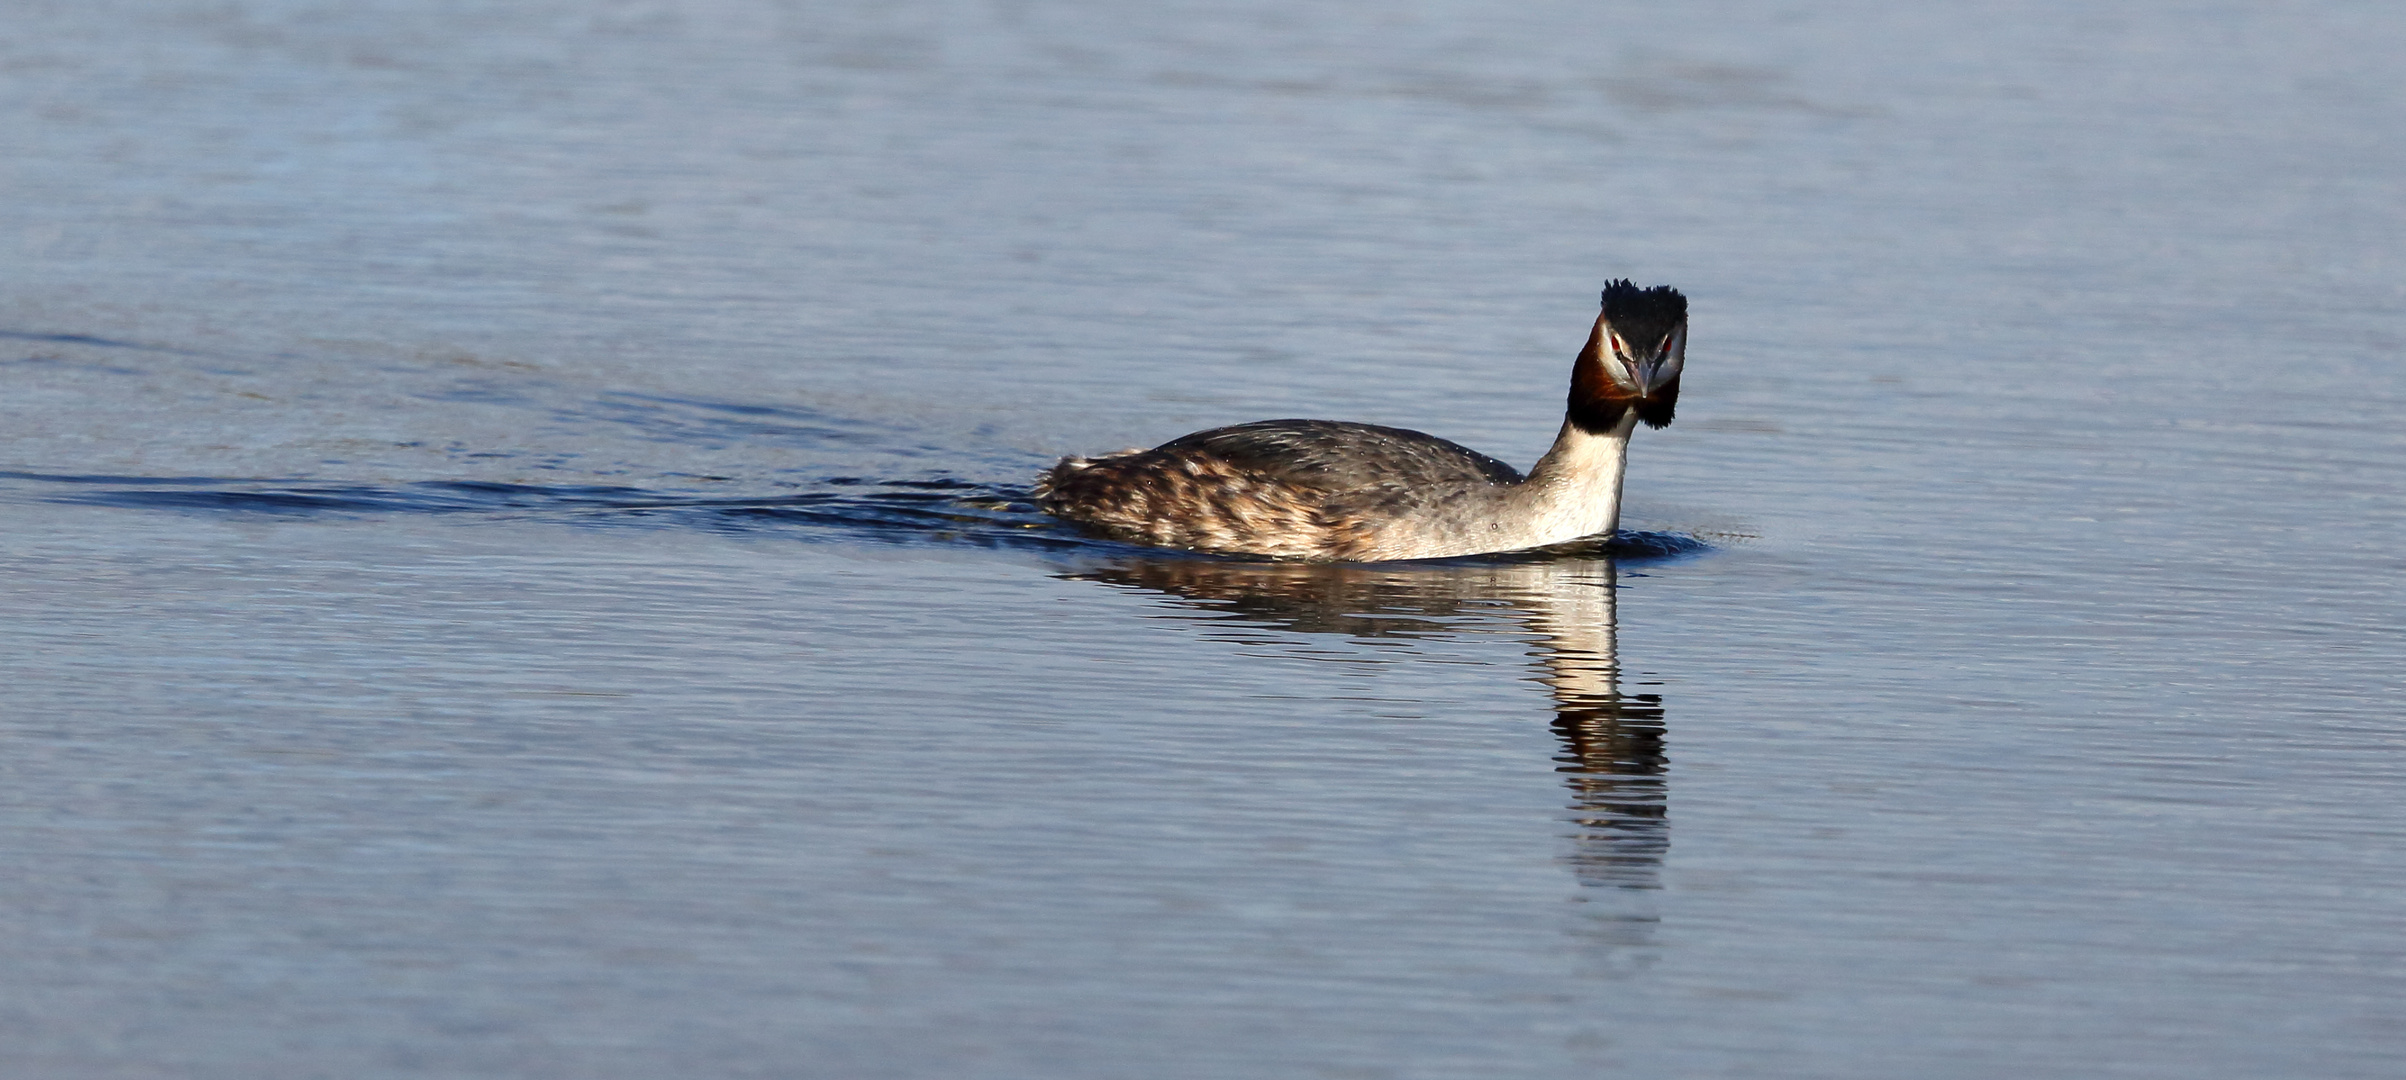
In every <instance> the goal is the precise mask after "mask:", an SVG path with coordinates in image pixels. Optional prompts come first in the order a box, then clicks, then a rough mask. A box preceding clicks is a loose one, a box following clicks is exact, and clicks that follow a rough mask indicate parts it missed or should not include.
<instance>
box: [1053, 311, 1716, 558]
mask: <svg viewBox="0 0 2406 1080" xmlns="http://www.w3.org/2000/svg"><path fill="white" fill-rule="evenodd" d="M1687 344H1688V301H1687V297H1684V296H1681V295H1680V294H1679V290H1677V289H1674V288H1671V287H1670V286H1668V285H1658V286H1655V287H1654V288H1651V289H1641V288H1638V287H1637V286H1635V285H1633V284H1630V283H1629V282H1628V281H1627V280H1625V279H1624V280H1621V281H1615V282H1612V283H1611V284H1610V285H1608V286H1606V287H1605V289H1604V310H1603V313H1602V314H1600V315H1598V316H1596V326H1595V329H1594V330H1593V331H1592V332H1590V333H1589V334H1588V336H1587V348H1585V349H1583V350H1581V351H1580V353H1579V359H1578V361H1577V362H1576V363H1574V364H1572V365H1571V394H1570V409H1569V414H1568V415H1567V416H1565V417H1564V418H1563V421H1562V433H1561V434H1559V435H1556V436H1555V437H1554V445H1553V448H1552V449H1549V450H1547V451H1546V453H1545V456H1544V457H1542V458H1539V459H1538V460H1537V465H1536V466H1535V467H1534V468H1531V469H1530V470H1529V475H1527V476H1526V477H1524V476H1522V475H1521V474H1520V473H1518V472H1516V471H1514V470H1513V468H1512V466H1510V465H1506V464H1504V463H1503V462H1501V461H1497V460H1496V459H1494V458H1491V457H1488V456H1487V455H1485V454H1481V453H1478V452H1477V451H1474V450H1471V449H1469V448H1467V447H1463V446H1459V445H1456V444H1454V443H1451V442H1447V441H1446V440H1444V439H1440V438H1437V437H1436V436H1434V435H1424V434H1422V433H1420V432H1417V431H1406V430H1404V429H1402V428H1391V427H1379V426H1377V425H1374V424H1347V423H1338V422H1335V421H1330V420H1263V421H1259V422H1256V423H1251V424H1238V425H1236V426H1235V427H1224V428H1213V429H1211V430H1209V431H1198V432H1196V433H1194V434H1192V435H1188V436H1186V437H1184V438H1181V439H1174V440H1172V441H1170V442H1166V443H1163V444H1161V445H1160V446H1157V447H1154V448H1153V449H1151V450H1133V451H1128V452H1124V453H1119V454H1112V455H1109V456H1106V457H1099V458H1081V457H1069V458H1063V459H1061V463H1060V464H1058V465H1055V466H1053V467H1052V469H1051V470H1049V471H1047V472H1046V473H1045V474H1044V475H1043V476H1041V477H1038V478H1037V481H1036V487H1035V496H1036V502H1037V505H1039V506H1041V507H1043V508H1044V509H1045V511H1047V512H1049V513H1052V514H1054V515H1056V516H1059V517H1063V518H1067V519H1069V520H1071V521H1075V522H1079V523H1081V524H1084V525H1088V526H1092V527H1094V528H1096V529H1098V530H1100V531H1102V532H1104V533H1106V534H1109V535H1112V536H1117V537H1120V538H1123V539H1128V540H1136V541H1140V542H1143V543H1149V544H1160V545H1164V546H1167V547H1179V548H1189V549H1193V550H1197V551H1211V552H1220V553H1224V554H1231V555H1266V556H1270V557H1273V558H1281V559H1309V560H1314V561H1321V562H1379V561H1384V560H1390V559H1441V558H1446V557H1449V556H1454V555H1478V554H1483V553H1486V552H1495V551H1518V550H1521V549H1523V548H1534V547H1544V546H1546V545H1548V544H1559V543H1563V542H1566V541H1570V540H1577V539H1579V538H1581V537H1586V536H1595V535H1599V534H1605V535H1609V534H1610V533H1611V532H1612V531H1613V529H1614V528H1616V527H1618V526H1619V524H1620V520H1621V474H1622V473H1623V472H1624V471H1625V470H1626V468H1627V465H1628V450H1629V435H1630V433H1631V432H1632V431H1634V430H1636V428H1637V424H1638V421H1640V420H1643V421H1645V423H1646V426H1647V427H1655V428H1659V427H1662V426H1664V425H1666V424H1669V423H1670V422H1671V410H1672V406H1673V405H1675V404H1676V403H1677V402H1678V400H1679V370H1680V367H1681V365H1682V364H1683V363H1684V362H1685V361H1686V359H1687Z"/></svg>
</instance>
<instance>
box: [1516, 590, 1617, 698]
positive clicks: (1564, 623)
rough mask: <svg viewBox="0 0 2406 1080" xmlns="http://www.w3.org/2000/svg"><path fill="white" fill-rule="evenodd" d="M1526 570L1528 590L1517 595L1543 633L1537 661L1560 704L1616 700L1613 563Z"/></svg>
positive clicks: (1530, 620)
mask: <svg viewBox="0 0 2406 1080" xmlns="http://www.w3.org/2000/svg"><path fill="white" fill-rule="evenodd" d="M1514 569H1516V570H1518V569H1524V568H1519V567H1515V568H1514ZM1525 569H1526V571H1529V572H1530V573H1529V574H1528V581H1527V583H1526V584H1527V588H1526V591H1525V592H1524V593H1523V595H1522V596H1521V597H1517V598H1516V599H1517V600H1518V601H1519V603H1520V606H1521V608H1522V610H1523V612H1524V613H1525V615H1524V617H1525V618H1526V619H1527V621H1528V624H1529V628H1530V629H1532V630H1535V631H1537V632H1538V633H1539V634H1540V635H1542V637H1541V638H1540V640H1539V642H1538V646H1539V649H1540V652H1539V653H1538V660H1539V661H1540V662H1542V663H1543V664H1544V665H1545V669H1546V676H1545V682H1546V685H1547V686H1549V687H1552V688H1553V691H1554V701H1555V703H1556V704H1558V705H1576V704H1579V703H1582V702H1586V703H1594V702H1598V701H1608V700H1611V699H1612V698H1613V697H1614V696H1616V695H1618V694H1619V693H1620V690H1621V661H1620V649H1619V646H1618V642H1617V637H1618V635H1617V633H1616V630H1617V626H1618V623H1617V615H1618V610H1617V607H1618V605H1617V602H1616V599H1617V598H1616V597H1615V595H1614V589H1613V567H1612V564H1611V563H1605V562H1585V561H1582V562H1575V563H1574V562H1558V563H1541V564H1538V565H1535V566H1531V567H1527V568H1525Z"/></svg>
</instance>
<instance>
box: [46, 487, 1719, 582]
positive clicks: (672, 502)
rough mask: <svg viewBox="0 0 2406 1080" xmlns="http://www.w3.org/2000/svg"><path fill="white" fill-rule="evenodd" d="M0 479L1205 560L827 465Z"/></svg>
mask: <svg viewBox="0 0 2406 1080" xmlns="http://www.w3.org/2000/svg"><path fill="white" fill-rule="evenodd" d="M8 480H13V481H30V482H33V483H36V484H40V485H43V486H45V487H49V488H50V490H49V491H47V492H45V493H44V494H43V495H41V496H40V497H41V498H42V499H43V501H46V502H56V503H70V504H78V505H86V506H111V507H119V508H124V509H130V510H166V511H179V512H185V513H201V514H220V515H237V516H266V517H281V518H310V517H330V518H331V517H364V516H376V515H386V514H428V515H486V516H492V517H496V518H508V519H516V520H524V519H552V520H558V521H562V522H565V523H572V524H579V525H593V526H613V525H616V526H652V527H681V528H702V529H708V530H711V531H716V532H724V533H741V534H759V533H791V534H794V535H796V536H797V537H799V538H805V539H827V540H841V539H851V540H869V541H881V542H890V543H934V544H948V545H970V546H979V547H996V548H1025V549H1036V550H1045V551H1086V552H1092V553H1095V554H1149V555H1154V556H1164V555H1167V556H1175V557H1181V558H1201V559H1214V558H1218V557H1216V556H1209V555H1201V554H1197V553H1191V552H1164V551H1162V550H1161V549H1158V548H1149V547H1144V546H1141V545H1134V544H1128V543H1123V542H1120V541H1115V540H1108V539H1103V538H1099V537H1095V536H1090V535H1087V534H1085V533H1083V532H1081V531H1079V530H1078V529H1077V528H1076V527H1075V526H1072V525H1069V524H1067V523H1065V522H1062V521H1061V520H1059V519H1057V518H1054V517H1053V516H1051V515H1049V514H1046V513H1044V512H1043V511H1041V510H1038V509H1037V508H1036V506H1035V503H1034V502H1033V501H1031V499H1030V497H1029V494H1028V491H1027V489H1026V488H1024V487H1018V486H1014V485H1004V484H987V483H978V482H974V481H969V480H957V479H949V478H941V477H939V478H935V479H927V480H868V479H862V478H857V477H829V478H826V479H824V480H821V481H819V482H818V483H817V484H816V485H814V488H815V490H805V491H801V492H798V493H794V494H788V495H777V496H769V497H717V496H708V495H697V494H692V493H684V492H663V491H654V490H650V489H646V488H639V487H625V486H612V485H537V484H506V483H492V482H481V481H456V480H435V481H425V482H422V483H414V484H406V485H401V486H397V487H377V486H372V485H357V484H306V483H288V482H276V481H261V480H238V479H229V478H223V477H197V476H193V477H133V476H83V475H59V474H48V473H26V472H0V481H8ZM52 485H56V486H55V487H52ZM59 488H66V489H68V490H64V491H61V490H58V489H59ZM1711 548H1712V545H1711V544H1709V543H1707V542H1705V541H1703V540H1700V539H1698V538H1696V537H1694V536H1690V535H1687V534H1684V533H1671V532H1635V531H1624V532H1621V533H1619V534H1617V535H1615V536H1614V537H1613V538H1612V539H1611V540H1610V541H1607V542H1601V543H1599V542H1592V541H1591V542H1585V543H1581V544H1574V545H1564V546H1562V547H1559V548H1550V549H1546V550H1544V551H1537V552H1516V553H1512V554H1508V555H1498V556H1480V557H1474V559H1473V560H1472V561H1494V560H1513V561H1518V560H1527V559H1543V558H1554V557H1561V556H1586V557H1593V556H1596V555H1607V556H1611V557H1614V558H1617V559H1624V560H1654V559H1665V558H1676V557H1680V556H1686V555H1693V554H1697V553H1700V552H1704V551H1708V550H1711ZM1447 561H1463V560H1447Z"/></svg>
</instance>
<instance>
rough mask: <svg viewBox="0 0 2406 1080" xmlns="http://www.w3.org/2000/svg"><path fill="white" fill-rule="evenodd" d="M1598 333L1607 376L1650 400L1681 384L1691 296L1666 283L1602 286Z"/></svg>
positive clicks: (1633, 392)
mask: <svg viewBox="0 0 2406 1080" xmlns="http://www.w3.org/2000/svg"><path fill="white" fill-rule="evenodd" d="M1596 335H1597V337H1598V338H1599V339H1600V340H1599V341H1598V342H1597V344H1598V345H1599V346H1600V348H1599V350H1598V356H1597V357H1596V359H1597V360H1599V361H1601V362H1602V363H1603V365H1604V374H1605V376H1606V377H1608V378H1610V379H1611V380H1612V381H1613V382H1615V383H1618V384H1619V385H1620V387H1621V389H1623V390H1626V391H1628V392H1630V393H1631V394H1633V395H1635V396H1637V397H1640V398H1645V397H1651V396H1653V395H1655V394H1658V393H1660V392H1662V389H1663V388H1664V387H1666V386H1669V385H1671V384H1672V383H1675V382H1677V381H1678V380H1679V369H1680V367H1681V366H1682V365H1683V364H1685V363H1686V362H1687V357H1688V298H1687V297H1684V296H1681V295H1679V290H1677V289H1674V288H1672V287H1670V286H1668V285H1657V286H1655V287H1653V288H1651V289H1641V288H1638V287H1637V286H1635V285H1632V284H1630V282H1629V279H1627V278H1622V279H1621V280H1619V281H1615V282H1613V283H1612V284H1610V285H1607V286H1605V287H1604V313H1603V314H1601V315H1598V316H1597V317H1596ZM1657 426H1660V425H1657Z"/></svg>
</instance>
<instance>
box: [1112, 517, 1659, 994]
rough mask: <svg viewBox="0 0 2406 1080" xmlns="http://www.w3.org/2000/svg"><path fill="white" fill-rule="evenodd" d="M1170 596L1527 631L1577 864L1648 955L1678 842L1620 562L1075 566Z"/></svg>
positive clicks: (1434, 634) (1370, 635)
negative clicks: (1547, 707) (1630, 648)
mask: <svg viewBox="0 0 2406 1080" xmlns="http://www.w3.org/2000/svg"><path fill="white" fill-rule="evenodd" d="M1068 576H1071V577H1076V578H1082V579H1087V580H1093V581H1100V582H1105V583H1108V584H1114V585H1122V586H1130V587H1135V588H1141V589H1145V590H1148V591H1152V592H1159V593H1164V594H1167V595H1169V596H1173V597H1177V598H1178V599H1179V600H1181V601H1183V602H1185V603H1187V604H1190V605H1193V606H1195V607H1198V608H1201V609H1204V610H1207V611H1211V612H1214V613H1216V614H1218V615H1220V616H1221V617H1222V618H1225V619H1229V620H1231V621H1234V622H1237V623H1240V624H1246V625H1253V626H1265V627H1271V628H1275V629H1281V630H1289V631H1297V632H1302V633H1311V634H1342V635H1345V636H1348V637H1352V638H1356V639H1360V640H1376V639H1395V638H1440V637H1451V638H1461V637H1465V636H1467V635H1474V634H1475V635H1481V636H1492V635H1496V634H1498V633H1499V632H1501V633H1506V634H1514V633H1516V632H1517V633H1520V634H1526V635H1530V636H1531V637H1532V638H1533V644H1534V645H1535V646H1536V647H1535V649H1534V650H1533V651H1532V653H1531V655H1532V657H1533V658H1534V660H1535V661H1536V664H1537V668H1538V676H1539V679H1540V680H1541V681H1542V682H1544V684H1545V685H1546V686H1547V687H1548V689H1549V690H1550V692H1551V696H1552V698H1553V720H1552V725H1553V729H1554V734H1555V735H1556V736H1557V737H1558V738H1560V739H1561V748H1560V751H1559V752H1558V753H1557V755H1556V756H1555V759H1554V760H1555V763H1556V764H1555V769H1556V771H1557V772H1559V773H1560V774H1561V775H1562V778H1563V782H1564V783H1565V785H1566V786H1568V788H1569V789H1570V806H1569V812H1568V814H1567V815H1566V817H1567V819H1568V821H1569V822H1570V823H1571V825H1572V828H1571V829H1570V830H1569V841H1570V844H1569V850H1568V852H1567V853H1566V854H1565V855H1564V857H1563V859H1564V862H1565V863H1567V864H1568V866H1569V869H1570V871H1571V873H1572V875H1573V876H1574V877H1576V878H1577V880H1578V881H1579V883H1580V884H1581V885H1582V886H1585V888H1583V889H1581V890H1580V899H1581V900H1582V901H1583V902H1584V903H1585V904H1586V905H1588V906H1587V907H1586V909H1585V913H1586V915H1587V916H1588V917H1587V918H1584V919H1582V920H1581V926H1580V929H1579V930H1578V932H1579V933H1580V934H1582V935H1583V936H1586V937H1589V938H1590V939H1592V940H1593V941H1594V943H1595V944H1596V945H1598V946H1602V947H1603V950H1604V959H1606V960H1607V963H1608V964H1609V965H1610V966H1614V967H1619V966H1626V965H1632V964H1642V963H1643V962H1644V960H1645V958H1646V957H1647V956H1648V955H1649V954H1650V953H1651V949H1649V948H1647V947H1648V946H1650V945H1651V944H1652V935H1653V927H1654V925H1655V924H1656V922H1657V921H1658V920H1659V916H1658V914H1657V912H1656V909H1655V905H1654V896H1655V893H1656V891H1657V890H1659V889H1660V888H1661V887H1662V864H1663V857H1664V855H1665V854H1666V853H1667V852H1668V851H1669V850H1670V846H1671V834H1670V821H1669V818H1668V816H1667V808H1668V806H1667V796H1668V786H1667V782H1666V779H1665V775H1664V774H1665V772H1666V770H1667V761H1668V759H1667V758H1666V757H1665V756H1664V753H1663V735H1664V725H1663V703H1662V696H1661V695H1659V694H1628V693H1623V692H1622V691H1621V667H1620V657H1619V650H1618V647H1617V634H1618V624H1617V621H1616V617H1617V608H1616V602H1615V587H1616V570H1615V567H1614V564H1613V562H1612V560H1611V559H1609V558H1605V557H1601V556H1584V557H1560V556H1557V557H1553V558H1531V559H1527V560H1521V561H1503V562H1498V561H1482V562H1476V563H1422V564H1405V565H1397V564H1384V565H1375V566H1371V565H1329V564H1311V563H1261V562H1236V561H1223V560H1213V559H1141V560H1130V561H1128V562H1125V563H1120V564H1115V565H1108V566H1103V567H1097V568H1091V569H1088V570H1085V571H1083V572H1080V573H1075V574H1071V575H1068Z"/></svg>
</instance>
